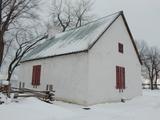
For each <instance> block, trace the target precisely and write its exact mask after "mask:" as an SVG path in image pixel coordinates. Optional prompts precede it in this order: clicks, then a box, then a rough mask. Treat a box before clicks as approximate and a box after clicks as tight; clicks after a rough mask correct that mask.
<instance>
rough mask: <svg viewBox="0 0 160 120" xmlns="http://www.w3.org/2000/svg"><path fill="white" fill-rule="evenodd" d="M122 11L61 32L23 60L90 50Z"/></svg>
mask: <svg viewBox="0 0 160 120" xmlns="http://www.w3.org/2000/svg"><path fill="white" fill-rule="evenodd" d="M120 13H121V12H117V13H114V14H112V15H109V16H106V17H103V18H101V19H98V20H96V21H93V22H90V23H88V24H85V25H83V26H81V27H79V28H76V29H72V30H68V31H66V32H63V33H59V34H57V35H55V36H54V37H53V38H51V39H48V40H46V41H45V42H43V43H42V44H40V45H38V46H37V47H36V48H35V49H33V50H32V51H31V52H30V53H28V54H27V55H26V56H25V57H24V58H23V60H22V61H28V60H34V59H40V58H46V57H51V56H56V55H62V54H67V53H73V52H79V51H84V50H88V49H89V47H90V46H92V44H94V42H95V41H96V40H97V39H98V37H99V36H100V35H101V34H102V33H103V32H104V31H105V30H106V29H107V28H108V27H109V26H110V24H111V23H112V22H113V21H114V20H115V19H116V18H117V17H118V16H119V15H120Z"/></svg>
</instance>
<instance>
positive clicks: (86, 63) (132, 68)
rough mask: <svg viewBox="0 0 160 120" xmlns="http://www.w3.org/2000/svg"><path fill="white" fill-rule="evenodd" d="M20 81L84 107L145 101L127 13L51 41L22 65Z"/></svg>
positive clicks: (138, 59)
mask: <svg viewBox="0 0 160 120" xmlns="http://www.w3.org/2000/svg"><path fill="white" fill-rule="evenodd" d="M19 81H21V82H25V87H26V88H30V89H37V90H45V89H46V85H47V84H51V85H53V89H54V90H55V91H56V92H55V97H56V99H57V100H62V101H67V102H72V103H76V104H82V105H93V104H97V103H103V102H116V101H120V100H121V99H122V98H125V99H131V98H133V97H135V96H139V95H141V94H142V90H141V60H140V58H139V54H138V51H137V48H136V45H135V42H134V40H133V37H132V34H131V32H130V30H129V27H128V25H127V22H126V19H125V17H124V14H123V12H122V11H121V12H117V13H114V14H112V15H109V16H106V17H103V18H101V19H98V20H96V21H93V22H90V23H88V24H85V25H83V26H82V27H79V28H77V29H72V30H68V31H66V32H64V33H59V34H57V35H55V36H54V37H53V38H51V39H49V40H46V41H45V42H44V43H42V44H40V45H39V46H38V47H37V48H35V49H34V50H32V51H31V52H30V53H29V54H27V55H26V56H25V58H24V59H23V61H22V62H21V65H20V74H19Z"/></svg>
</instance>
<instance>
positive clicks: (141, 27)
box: [94, 0, 160, 47]
mask: <svg viewBox="0 0 160 120" xmlns="http://www.w3.org/2000/svg"><path fill="white" fill-rule="evenodd" d="M95 2H96V3H95V5H94V7H95V12H96V13H97V14H98V15H100V16H103V15H105V14H109V13H112V12H116V11H119V10H123V11H124V13H125V16H126V18H127V21H128V24H129V26H130V29H131V31H132V34H133V36H134V38H135V39H137V40H145V41H147V42H148V43H149V44H150V45H156V46H158V47H159V46H160V29H159V27H160V1H159V0H95Z"/></svg>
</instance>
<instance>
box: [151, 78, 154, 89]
mask: <svg viewBox="0 0 160 120" xmlns="http://www.w3.org/2000/svg"><path fill="white" fill-rule="evenodd" d="M151 90H154V86H153V80H151Z"/></svg>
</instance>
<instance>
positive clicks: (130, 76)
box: [88, 16, 142, 104]
mask: <svg viewBox="0 0 160 120" xmlns="http://www.w3.org/2000/svg"><path fill="white" fill-rule="evenodd" d="M118 42H120V43H122V44H123V45H124V53H123V54H121V53H119V52H118ZM116 65H118V66H123V67H125V69H126V89H125V90H124V93H119V90H117V89H116ZM88 84H89V95H88V104H95V103H101V102H106V101H108V102H109V101H120V99H121V98H127V99H130V98H133V97H135V96H139V95H141V94H142V90H141V65H140V63H139V60H138V57H137V54H136V52H135V50H134V47H133V44H132V43H131V40H130V37H129V34H128V32H127V30H126V27H125V25H124V23H123V19H122V17H121V16H120V17H119V18H118V19H117V20H116V21H115V22H114V23H113V24H112V26H111V27H110V28H109V29H108V31H107V32H106V33H105V34H104V35H103V36H102V37H101V38H100V40H99V41H98V42H97V43H96V44H95V45H94V46H93V48H92V49H91V50H90V51H89V83H88Z"/></svg>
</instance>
